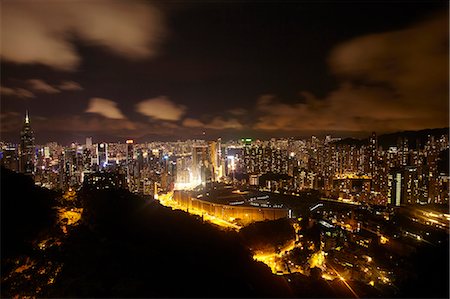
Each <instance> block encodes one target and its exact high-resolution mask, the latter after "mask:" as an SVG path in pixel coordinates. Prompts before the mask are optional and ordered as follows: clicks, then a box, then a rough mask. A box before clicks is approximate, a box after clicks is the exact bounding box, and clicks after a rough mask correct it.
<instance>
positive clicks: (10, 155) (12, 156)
mask: <svg viewBox="0 0 450 299" xmlns="http://www.w3.org/2000/svg"><path fill="white" fill-rule="evenodd" d="M1 163H2V165H3V166H4V167H6V168H8V169H10V170H12V171H18V170H19V159H18V155H17V148H16V147H15V146H13V145H9V146H7V147H6V148H5V149H4V150H3V157H2V161H1Z"/></svg>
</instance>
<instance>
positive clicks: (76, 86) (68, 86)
mask: <svg viewBox="0 0 450 299" xmlns="http://www.w3.org/2000/svg"><path fill="white" fill-rule="evenodd" d="M58 88H59V89H60V90H68V91H76V90H83V87H82V86H81V85H80V83H77V82H75V81H64V82H61V84H59V85H58Z"/></svg>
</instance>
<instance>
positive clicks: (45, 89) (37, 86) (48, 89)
mask: <svg viewBox="0 0 450 299" xmlns="http://www.w3.org/2000/svg"><path fill="white" fill-rule="evenodd" d="M27 83H28V85H29V86H30V88H31V89H32V90H34V91H36V92H42V93H50V94H54V93H60V92H61V91H60V90H59V89H57V88H55V87H53V86H51V85H50V84H48V83H46V82H45V81H43V80H40V79H29V80H27Z"/></svg>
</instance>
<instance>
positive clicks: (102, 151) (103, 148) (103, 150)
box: [97, 142, 108, 169]
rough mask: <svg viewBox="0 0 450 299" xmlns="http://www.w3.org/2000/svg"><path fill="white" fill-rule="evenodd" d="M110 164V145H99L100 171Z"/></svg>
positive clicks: (98, 161) (98, 160)
mask: <svg viewBox="0 0 450 299" xmlns="http://www.w3.org/2000/svg"><path fill="white" fill-rule="evenodd" d="M107 164H108V144H107V143H104V142H102V143H99V144H98V145H97V165H98V167H99V169H103V168H105V167H106V165H107Z"/></svg>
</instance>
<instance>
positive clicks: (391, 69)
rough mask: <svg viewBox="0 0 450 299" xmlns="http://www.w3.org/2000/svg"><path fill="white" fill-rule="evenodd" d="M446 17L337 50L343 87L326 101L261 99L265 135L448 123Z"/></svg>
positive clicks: (259, 125) (304, 96) (335, 66)
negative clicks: (283, 131)
mask: <svg viewBox="0 0 450 299" xmlns="http://www.w3.org/2000/svg"><path fill="white" fill-rule="evenodd" d="M447 25H448V18H447V17H446V16H437V17H435V18H434V19H429V20H427V21H425V22H422V23H420V24H417V25H415V26H412V27H410V28H407V29H404V30H399V31H394V32H386V33H379V34H371V35H367V36H363V37H359V38H356V39H354V40H351V41H348V42H345V43H343V44H340V45H338V46H337V47H335V48H334V49H333V50H332V51H331V54H330V57H329V63H330V68H331V70H332V72H333V73H334V74H335V75H336V76H337V78H338V80H339V81H340V85H339V87H338V88H337V89H336V90H333V91H332V92H330V93H329V94H328V95H326V96H325V97H324V98H316V97H315V96H314V95H313V94H311V93H308V92H301V93H300V96H301V99H298V101H297V102H296V103H294V104H292V103H291V104H287V103H283V101H282V100H280V99H278V98H276V96H274V95H264V96H262V97H261V98H260V99H259V100H258V102H257V112H258V114H259V117H258V120H257V122H256V124H255V125H254V128H255V129H260V130H291V131H294V130H295V131H302V130H304V131H306V130H314V131H317V130H328V131H340V130H341V131H372V130H376V131H380V132H386V131H398V130H418V129H424V128H435V127H446V126H448V95H449V94H448V84H449V83H448V82H449V81H448V64H449V60H448V26H447Z"/></svg>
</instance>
